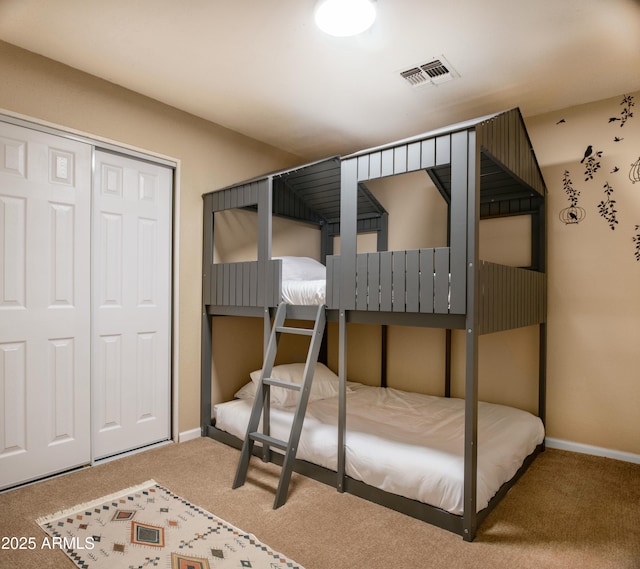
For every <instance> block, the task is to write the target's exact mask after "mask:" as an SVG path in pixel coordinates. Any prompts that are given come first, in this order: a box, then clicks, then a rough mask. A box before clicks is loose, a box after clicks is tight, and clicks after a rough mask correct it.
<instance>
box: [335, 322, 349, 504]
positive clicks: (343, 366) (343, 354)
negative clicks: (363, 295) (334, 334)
mask: <svg viewBox="0 0 640 569" xmlns="http://www.w3.org/2000/svg"><path fill="white" fill-rule="evenodd" d="M338 377H339V378H340V384H339V390H340V391H339V393H338V479H337V483H336V488H337V489H338V492H344V477H345V469H346V464H345V432H346V429H347V319H346V315H345V311H344V310H340V311H339V316H338Z"/></svg>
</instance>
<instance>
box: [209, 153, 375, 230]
mask: <svg viewBox="0 0 640 569" xmlns="http://www.w3.org/2000/svg"><path fill="white" fill-rule="evenodd" d="M340 163H341V161H340V158H339V157H335V156H334V157H331V158H327V159H325V160H320V161H318V162H312V163H310V164H305V165H303V166H298V167H296V168H290V169H287V170H281V171H277V172H273V173H270V174H266V175H264V176H261V177H258V178H253V179H251V180H247V181H243V182H240V183H238V184H234V185H232V186H228V187H226V188H221V189H220V190H216V191H214V192H210V193H209V194H205V195H212V196H213V202H212V203H213V210H214V211H221V210H224V209H231V208H235V207H243V208H245V209H250V210H253V211H255V210H256V209H257V204H258V198H257V194H258V191H265V190H266V188H267V187H268V184H269V179H271V180H272V181H273V214H274V215H277V216H279V217H286V218H290V219H296V220H299V221H304V222H308V223H313V224H317V225H322V224H325V223H335V222H338V221H339V220H340V180H341V174H340ZM358 204H359V205H358V211H359V214H360V215H361V217H364V218H373V217H380V216H382V215H383V214H385V213H386V210H385V209H384V207H382V205H381V204H380V203H379V202H378V200H376V198H375V197H374V196H373V194H371V192H370V191H369V190H368V189H367V187H366V186H365V185H364V184H359V185H358Z"/></svg>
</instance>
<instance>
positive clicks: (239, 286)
mask: <svg viewBox="0 0 640 569" xmlns="http://www.w3.org/2000/svg"><path fill="white" fill-rule="evenodd" d="M209 272H210V274H211V279H210V283H211V291H210V294H209V298H210V304H211V305H212V306H249V307H258V306H260V307H262V306H269V307H273V306H277V305H278V303H279V302H280V296H281V294H280V293H281V289H282V260H280V259H273V260H271V261H268V262H267V274H266V279H265V280H261V279H260V278H259V270H258V262H257V261H246V262H241V263H215V264H212V265H210V271H209ZM261 291H263V294H261ZM263 298H264V299H266V300H265V301H262V299H263Z"/></svg>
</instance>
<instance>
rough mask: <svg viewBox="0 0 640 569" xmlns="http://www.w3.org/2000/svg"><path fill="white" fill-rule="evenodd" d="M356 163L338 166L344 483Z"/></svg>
mask: <svg viewBox="0 0 640 569" xmlns="http://www.w3.org/2000/svg"><path fill="white" fill-rule="evenodd" d="M357 164H358V162H357V159H353V158H352V159H349V160H343V161H342V163H341V166H340V188H341V191H340V264H339V267H340V298H339V312H338V313H339V326H338V334H339V338H338V345H339V348H338V377H339V378H340V393H339V396H338V481H337V486H338V490H339V491H340V492H343V491H344V482H345V466H346V465H345V460H346V457H345V431H346V427H347V401H346V398H347V389H346V385H347V311H348V310H353V309H355V300H356V289H355V287H356V254H357V239H358V219H357V218H358V166H357Z"/></svg>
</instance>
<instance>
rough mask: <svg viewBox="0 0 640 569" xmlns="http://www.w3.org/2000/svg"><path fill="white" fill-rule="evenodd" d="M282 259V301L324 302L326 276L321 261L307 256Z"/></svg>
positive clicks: (289, 302) (304, 303)
mask: <svg viewBox="0 0 640 569" xmlns="http://www.w3.org/2000/svg"><path fill="white" fill-rule="evenodd" d="M275 258H276V259H282V301H283V302H285V303H287V304H297V305H318V304H326V289H327V276H326V268H325V266H324V265H323V264H322V263H319V262H318V261H316V260H315V259H311V258H309V257H275Z"/></svg>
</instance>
